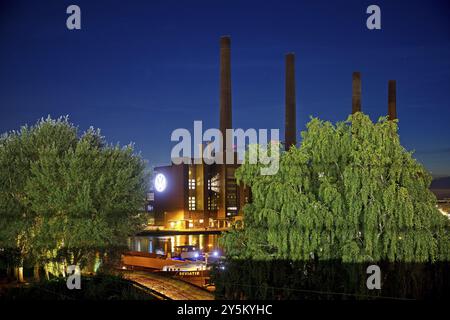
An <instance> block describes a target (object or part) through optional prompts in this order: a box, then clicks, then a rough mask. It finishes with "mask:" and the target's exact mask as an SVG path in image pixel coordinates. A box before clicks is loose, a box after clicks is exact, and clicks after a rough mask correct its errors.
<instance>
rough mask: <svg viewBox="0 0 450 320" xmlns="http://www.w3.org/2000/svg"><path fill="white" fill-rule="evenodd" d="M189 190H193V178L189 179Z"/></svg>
mask: <svg viewBox="0 0 450 320" xmlns="http://www.w3.org/2000/svg"><path fill="white" fill-rule="evenodd" d="M189 190H195V179H189Z"/></svg>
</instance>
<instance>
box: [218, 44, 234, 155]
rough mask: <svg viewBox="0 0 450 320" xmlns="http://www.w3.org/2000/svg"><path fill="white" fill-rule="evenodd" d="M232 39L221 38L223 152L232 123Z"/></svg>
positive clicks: (221, 128)
mask: <svg viewBox="0 0 450 320" xmlns="http://www.w3.org/2000/svg"><path fill="white" fill-rule="evenodd" d="M230 46H231V38H230V37H229V36H223V37H221V38H220V131H221V132H222V136H223V150H225V148H226V141H227V139H226V136H225V134H226V129H231V128H232V123H231V52H230V51H231V48H230Z"/></svg>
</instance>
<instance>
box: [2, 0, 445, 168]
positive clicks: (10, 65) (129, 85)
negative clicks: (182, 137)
mask: <svg viewBox="0 0 450 320" xmlns="http://www.w3.org/2000/svg"><path fill="white" fill-rule="evenodd" d="M449 3H450V2H449V1H448V0H443V1H419V2H413V1H372V0H371V1H292V2H291V1H279V0H278V1H214V0H208V1H196V0H193V1H167V0H165V1H111V0H108V1H106V0H105V1H93V0H89V1H79V0H72V1H19V0H0V132H5V131H9V130H12V129H17V128H19V127H20V126H21V125H23V124H27V123H28V124H33V123H35V122H36V121H37V120H38V119H39V118H41V117H46V116H47V115H48V114H50V115H51V116H53V117H58V116H61V115H69V116H70V119H71V121H72V122H74V123H75V124H77V125H79V127H80V129H81V130H84V129H86V128H88V127H89V126H91V125H92V126H94V127H99V128H101V129H102V133H103V135H105V136H106V138H107V140H108V141H109V142H114V143H115V142H120V143H121V144H126V143H129V142H131V141H133V142H135V147H136V150H137V151H141V152H142V155H143V157H144V158H146V159H147V160H148V161H149V163H150V165H151V166H153V165H160V164H168V163H169V162H170V150H171V148H172V147H173V145H174V143H173V142H171V141H170V134H171V132H172V131H173V130H174V129H176V128H188V129H191V128H192V126H193V121H194V120H203V124H204V128H205V129H206V128H210V127H218V124H219V107H218V104H219V38H220V36H221V35H231V37H232V44H231V46H232V86H233V126H234V127H235V128H244V129H247V128H280V129H281V131H280V136H281V137H283V136H284V130H283V127H284V54H285V53H286V52H289V51H293V52H295V53H296V63H297V66H296V67H297V68H296V72H297V127H298V129H299V130H304V128H305V124H306V123H307V121H309V117H310V115H312V116H318V117H320V118H322V119H325V120H331V121H333V122H335V121H339V120H344V119H346V117H347V116H348V114H349V113H350V112H351V78H352V72H353V71H361V73H362V107H363V111H364V112H365V113H367V114H369V115H370V117H371V118H372V120H377V119H378V117H379V116H382V115H386V113H387V81H388V80H389V79H396V80H397V112H398V116H399V119H400V124H399V125H400V135H401V141H402V143H403V145H404V146H405V147H406V148H407V149H409V150H416V153H415V156H416V158H418V159H420V160H421V161H422V162H423V163H424V164H425V166H426V167H427V168H428V169H429V170H431V171H432V173H433V174H434V175H450V141H449V138H450V125H449V124H450V106H449V100H450V60H449V57H450V21H449V18H448V15H449V9H450V6H449ZM70 4H77V5H79V6H80V8H81V12H82V29H81V30H79V31H70V30H68V29H67V28H66V18H67V16H68V15H67V14H66V8H67V6H68V5H70ZM371 4H377V5H379V6H380V7H381V23H382V30H375V31H371V30H368V29H367V28H366V19H367V17H368V15H367V14H366V8H367V7H368V6H369V5H371Z"/></svg>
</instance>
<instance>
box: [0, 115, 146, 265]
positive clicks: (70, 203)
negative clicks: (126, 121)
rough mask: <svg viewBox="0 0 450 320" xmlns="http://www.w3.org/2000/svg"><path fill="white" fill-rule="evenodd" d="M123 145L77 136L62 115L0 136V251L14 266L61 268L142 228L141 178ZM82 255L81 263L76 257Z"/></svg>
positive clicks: (93, 133) (136, 159)
mask: <svg viewBox="0 0 450 320" xmlns="http://www.w3.org/2000/svg"><path fill="white" fill-rule="evenodd" d="M144 169H145V163H144V162H143V160H142V159H141V157H140V156H136V155H134V154H133V148H132V146H131V145H129V146H126V147H123V148H122V147H119V146H112V145H108V144H106V143H105V141H104V138H103V137H102V136H101V135H100V132H99V131H98V130H94V129H92V128H91V129H89V130H87V131H86V132H85V133H84V134H82V135H79V134H78V130H77V128H76V127H74V126H73V125H72V124H71V123H69V122H68V119H67V118H60V119H58V120H52V119H50V118H48V119H46V120H41V121H39V122H38V123H37V124H36V125H35V126H32V127H22V128H21V129H20V131H14V132H11V133H8V134H6V135H4V136H2V138H1V140H0V185H1V187H0V248H4V250H5V251H6V252H11V253H17V252H18V253H19V256H20V259H19V263H18V265H17V264H16V265H15V267H17V266H21V265H23V263H24V262H26V261H27V260H28V261H33V263H36V265H37V268H39V266H42V265H45V267H46V271H50V272H52V273H55V274H59V273H64V272H63V271H62V270H64V268H63V266H64V265H66V264H71V263H76V264H78V263H81V264H83V262H85V258H86V257H87V256H88V255H97V256H98V254H99V253H101V252H104V251H105V250H106V249H108V248H110V247H113V246H118V245H125V244H126V238H127V236H129V235H130V234H131V233H133V232H134V231H136V230H137V229H138V228H139V227H141V226H142V223H143V217H141V216H140V214H139V213H140V212H141V210H142V208H143V205H144V203H143V202H144V199H145V190H146V181H147V177H146V174H145V171H144ZM83 258H84V260H83Z"/></svg>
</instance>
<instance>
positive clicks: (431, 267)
mask: <svg viewBox="0 0 450 320" xmlns="http://www.w3.org/2000/svg"><path fill="white" fill-rule="evenodd" d="M369 265H371V263H342V262H338V261H323V262H318V261H316V262H314V261H309V262H300V261H297V262H293V261H286V260H274V261H254V260H253V261H252V260H233V261H228V262H227V263H225V264H224V265H222V266H221V268H220V269H219V268H218V269H217V270H215V271H214V272H213V280H214V283H215V285H216V292H215V294H216V297H217V299H251V300H253V299H270V300H272V299H275V300H286V299H288V300H374V299H377V300H378V299H384V300H398V299H402V300H403V299H418V300H428V299H433V300H447V301H448V300H449V298H450V273H449V270H450V263H448V262H445V263H388V262H379V263H377V265H378V266H379V267H380V270H381V277H380V279H381V289H380V290H377V289H373V290H369V289H368V288H367V285H366V281H367V279H368V278H369V276H370V275H371V274H367V272H366V270H367V267H368V266H369Z"/></svg>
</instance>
